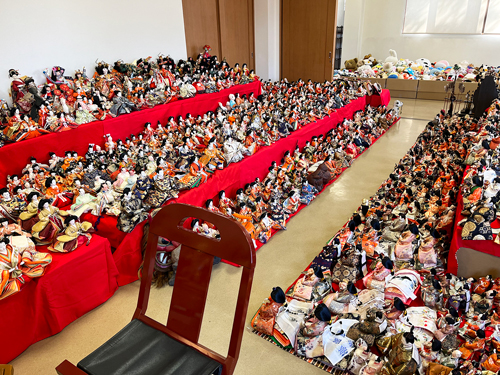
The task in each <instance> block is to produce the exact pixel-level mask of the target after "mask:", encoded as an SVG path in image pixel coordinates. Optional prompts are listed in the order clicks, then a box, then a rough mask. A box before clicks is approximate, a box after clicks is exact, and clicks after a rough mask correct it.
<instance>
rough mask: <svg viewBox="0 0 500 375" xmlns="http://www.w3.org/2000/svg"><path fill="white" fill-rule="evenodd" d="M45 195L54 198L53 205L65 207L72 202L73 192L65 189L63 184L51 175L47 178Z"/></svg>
mask: <svg viewBox="0 0 500 375" xmlns="http://www.w3.org/2000/svg"><path fill="white" fill-rule="evenodd" d="M45 187H46V189H47V190H45V196H46V197H47V198H49V199H52V205H53V206H56V207H59V208H61V207H65V206H68V205H70V204H71V199H72V198H73V194H72V193H70V192H67V191H64V188H63V186H62V185H61V184H58V183H57V181H56V179H55V178H54V177H49V178H47V179H46V180H45Z"/></svg>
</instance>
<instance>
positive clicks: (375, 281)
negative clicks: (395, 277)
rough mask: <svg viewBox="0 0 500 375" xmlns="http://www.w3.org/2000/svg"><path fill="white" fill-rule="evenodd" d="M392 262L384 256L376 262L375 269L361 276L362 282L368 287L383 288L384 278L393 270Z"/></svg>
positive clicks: (382, 289)
mask: <svg viewBox="0 0 500 375" xmlns="http://www.w3.org/2000/svg"><path fill="white" fill-rule="evenodd" d="M393 268H394V264H393V262H392V260H390V259H389V258H388V257H384V258H382V257H381V259H380V261H379V262H377V264H376V266H375V269H374V270H373V271H372V272H370V273H369V274H368V275H366V276H365V277H364V278H363V284H364V285H365V287H366V288H368V289H378V290H381V291H384V290H385V280H386V278H388V277H389V276H390V275H391V274H393V273H394V271H393Z"/></svg>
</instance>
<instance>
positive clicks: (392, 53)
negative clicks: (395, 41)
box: [385, 49, 398, 64]
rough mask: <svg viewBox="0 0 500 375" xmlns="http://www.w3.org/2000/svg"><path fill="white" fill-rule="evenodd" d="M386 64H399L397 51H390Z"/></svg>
mask: <svg viewBox="0 0 500 375" xmlns="http://www.w3.org/2000/svg"><path fill="white" fill-rule="evenodd" d="M385 62H391V63H393V64H396V63H397V62H398V55H397V53H396V51H394V50H393V49H390V50H389V56H387V58H386V59H385Z"/></svg>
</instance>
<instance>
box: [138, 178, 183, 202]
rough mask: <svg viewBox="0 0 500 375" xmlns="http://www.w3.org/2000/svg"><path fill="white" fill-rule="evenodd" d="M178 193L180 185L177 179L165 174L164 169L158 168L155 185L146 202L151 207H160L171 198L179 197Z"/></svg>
mask: <svg viewBox="0 0 500 375" xmlns="http://www.w3.org/2000/svg"><path fill="white" fill-rule="evenodd" d="M178 193H179V187H178V185H177V183H176V182H175V179H174V178H173V177H171V176H168V175H166V176H165V175H164V172H163V169H161V168H158V169H157V174H156V176H155V177H154V187H153V188H152V189H151V190H150V191H149V193H148V195H147V197H146V199H145V200H144V203H145V204H146V205H148V206H150V207H151V208H158V207H161V206H163V205H164V204H165V202H166V201H168V200H169V199H172V198H177V197H178V195H177V194H178Z"/></svg>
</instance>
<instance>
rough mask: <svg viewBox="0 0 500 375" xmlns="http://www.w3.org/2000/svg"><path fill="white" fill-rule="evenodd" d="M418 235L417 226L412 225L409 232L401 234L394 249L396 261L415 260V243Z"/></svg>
mask: <svg viewBox="0 0 500 375" xmlns="http://www.w3.org/2000/svg"><path fill="white" fill-rule="evenodd" d="M418 233H419V232H418V227H417V226H416V225H411V226H410V228H409V229H408V230H406V231H404V232H403V233H401V236H400V237H399V239H398V242H397V243H396V246H395V247H394V255H395V257H396V260H399V261H408V260H410V259H413V241H414V240H415V238H417V235H418Z"/></svg>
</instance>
